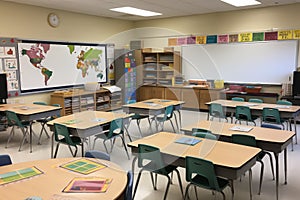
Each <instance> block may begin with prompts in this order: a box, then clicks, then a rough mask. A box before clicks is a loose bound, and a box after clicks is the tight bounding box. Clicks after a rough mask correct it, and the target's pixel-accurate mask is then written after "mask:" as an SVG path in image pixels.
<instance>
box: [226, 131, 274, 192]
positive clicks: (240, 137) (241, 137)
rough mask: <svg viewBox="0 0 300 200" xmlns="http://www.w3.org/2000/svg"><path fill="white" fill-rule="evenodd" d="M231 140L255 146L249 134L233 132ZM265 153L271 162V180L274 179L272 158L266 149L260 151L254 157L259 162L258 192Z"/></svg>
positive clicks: (254, 141)
mask: <svg viewBox="0 0 300 200" xmlns="http://www.w3.org/2000/svg"><path fill="white" fill-rule="evenodd" d="M231 138H232V142H233V143H235V144H241V145H246V146H251V147H256V146H257V145H256V139H255V137H253V136H250V135H245V134H233V135H232V136H231ZM265 155H268V156H269V158H270V163H271V171H272V175H273V180H275V176H274V166H273V160H272V155H271V154H270V153H269V152H267V151H261V152H260V153H259V154H258V156H257V157H256V161H257V162H259V163H260V164H261V168H260V181H259V189H258V194H260V192H261V186H262V181H263V175H264V163H263V161H262V159H263V158H264V156H265Z"/></svg>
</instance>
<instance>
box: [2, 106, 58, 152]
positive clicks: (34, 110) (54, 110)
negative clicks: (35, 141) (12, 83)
mask: <svg viewBox="0 0 300 200" xmlns="http://www.w3.org/2000/svg"><path fill="white" fill-rule="evenodd" d="M60 109H61V108H60V107H56V106H44V105H37V104H0V112H5V111H6V110H9V111H13V112H15V113H16V114H17V115H18V117H19V119H20V120H26V121H31V123H30V131H29V137H30V142H29V143H30V153H31V152H32V121H33V120H37V119H41V118H46V117H49V116H54V115H59V114H60Z"/></svg>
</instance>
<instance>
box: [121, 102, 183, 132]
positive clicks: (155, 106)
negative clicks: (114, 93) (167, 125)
mask: <svg viewBox="0 0 300 200" xmlns="http://www.w3.org/2000/svg"><path fill="white" fill-rule="evenodd" d="M183 104H184V102H183V101H174V100H166V99H148V100H145V101H140V102H137V103H132V104H126V105H123V106H122V107H123V111H124V112H125V113H136V114H147V115H153V116H154V118H155V123H156V131H158V124H157V120H156V118H157V116H158V115H161V114H163V113H164V112H165V108H166V107H167V106H170V105H173V106H174V111H178V114H179V125H178V122H177V117H176V115H175V120H176V125H177V128H178V129H179V127H181V113H180V110H181V108H182V105H183Z"/></svg>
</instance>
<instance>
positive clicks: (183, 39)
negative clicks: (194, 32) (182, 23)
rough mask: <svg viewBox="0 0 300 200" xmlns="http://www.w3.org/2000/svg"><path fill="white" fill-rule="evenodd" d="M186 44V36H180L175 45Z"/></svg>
mask: <svg viewBox="0 0 300 200" xmlns="http://www.w3.org/2000/svg"><path fill="white" fill-rule="evenodd" d="M184 44H187V38H186V37H182V38H177V45H184Z"/></svg>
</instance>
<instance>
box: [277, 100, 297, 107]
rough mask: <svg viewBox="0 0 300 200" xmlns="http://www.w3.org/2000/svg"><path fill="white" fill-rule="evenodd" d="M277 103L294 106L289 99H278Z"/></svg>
mask: <svg viewBox="0 0 300 200" xmlns="http://www.w3.org/2000/svg"><path fill="white" fill-rule="evenodd" d="M276 104H278V105H287V106H292V105H293V103H292V102H290V101H287V100H278V101H277V102H276Z"/></svg>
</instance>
